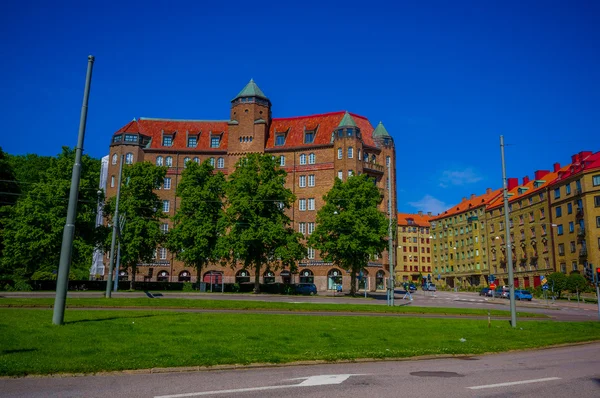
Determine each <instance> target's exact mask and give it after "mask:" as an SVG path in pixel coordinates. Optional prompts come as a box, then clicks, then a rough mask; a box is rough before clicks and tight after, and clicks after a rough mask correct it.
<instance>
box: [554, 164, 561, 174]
mask: <svg viewBox="0 0 600 398" xmlns="http://www.w3.org/2000/svg"><path fill="white" fill-rule="evenodd" d="M558 170H560V163H554V172H555V173H556V172H557V171H558Z"/></svg>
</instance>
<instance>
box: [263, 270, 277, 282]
mask: <svg viewBox="0 0 600 398" xmlns="http://www.w3.org/2000/svg"><path fill="white" fill-rule="evenodd" d="M263 282H264V283H275V274H274V273H273V271H267V272H265V273H264V274H263Z"/></svg>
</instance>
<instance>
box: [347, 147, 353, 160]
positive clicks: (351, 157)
mask: <svg viewBox="0 0 600 398" xmlns="http://www.w3.org/2000/svg"><path fill="white" fill-rule="evenodd" d="M353 158H354V148H353V147H351V146H349V147H348V159H353Z"/></svg>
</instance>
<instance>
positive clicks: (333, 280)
mask: <svg viewBox="0 0 600 398" xmlns="http://www.w3.org/2000/svg"><path fill="white" fill-rule="evenodd" d="M338 286H342V271H340V270H339V269H335V268H334V269H332V270H330V271H329V272H328V273H327V289H329V290H338Z"/></svg>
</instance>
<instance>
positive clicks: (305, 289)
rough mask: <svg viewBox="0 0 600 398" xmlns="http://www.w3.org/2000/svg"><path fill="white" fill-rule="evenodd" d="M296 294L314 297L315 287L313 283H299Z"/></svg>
mask: <svg viewBox="0 0 600 398" xmlns="http://www.w3.org/2000/svg"><path fill="white" fill-rule="evenodd" d="M295 291H296V294H309V295H311V296H312V295H315V294H317V287H316V286H315V284H314V283H299V284H297V285H296V289H295Z"/></svg>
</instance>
